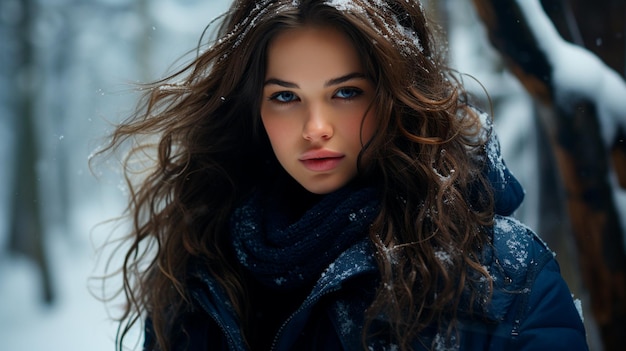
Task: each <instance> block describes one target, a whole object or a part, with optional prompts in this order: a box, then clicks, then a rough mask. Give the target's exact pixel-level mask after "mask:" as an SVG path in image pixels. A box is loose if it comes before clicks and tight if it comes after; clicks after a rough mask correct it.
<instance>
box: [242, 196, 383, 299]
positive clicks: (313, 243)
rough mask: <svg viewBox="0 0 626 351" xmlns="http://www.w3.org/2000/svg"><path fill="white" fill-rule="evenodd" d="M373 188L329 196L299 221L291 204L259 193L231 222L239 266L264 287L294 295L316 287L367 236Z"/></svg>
mask: <svg viewBox="0 0 626 351" xmlns="http://www.w3.org/2000/svg"><path fill="white" fill-rule="evenodd" d="M378 203H379V201H378V199H377V196H376V191H375V190H374V189H373V188H361V189H354V188H353V187H351V186H346V187H344V188H342V189H340V190H338V191H336V192H334V193H331V194H328V195H325V196H324V197H322V199H321V200H320V201H319V202H318V203H316V204H315V205H313V206H312V207H311V208H310V209H309V210H308V211H306V212H305V213H304V215H302V217H301V218H299V219H298V220H296V221H295V222H293V221H290V220H289V216H288V215H287V214H286V213H285V212H286V211H284V209H285V206H289V204H284V203H280V199H277V198H276V197H275V196H274V197H273V196H271V195H270V196H264V195H263V194H262V193H261V192H259V191H257V192H255V193H253V194H252V196H251V197H250V198H248V199H247V200H246V201H245V202H244V203H243V205H241V206H240V207H238V208H237V209H236V210H235V211H234V212H233V215H232V217H231V223H230V229H231V235H232V240H233V248H234V250H235V254H236V256H237V258H238V260H239V262H240V263H241V264H242V265H243V266H244V267H245V268H246V269H247V270H249V272H250V273H251V274H252V275H253V276H254V277H255V278H256V279H257V280H258V281H259V282H260V283H262V284H263V285H265V286H267V287H270V288H274V289H280V290H293V289H297V288H301V287H304V286H306V285H312V284H313V283H315V281H317V279H318V278H319V277H320V275H321V273H322V271H323V270H324V269H325V268H326V267H328V265H329V264H331V263H332V262H333V261H334V260H335V259H336V258H337V257H338V256H339V255H340V254H341V253H342V252H343V251H345V250H346V249H347V248H349V247H350V246H351V245H352V244H354V243H355V242H357V241H358V240H359V239H361V238H364V237H365V236H366V235H367V232H368V229H369V227H370V225H371V223H372V221H373V220H374V218H375V216H376V214H377V212H378Z"/></svg>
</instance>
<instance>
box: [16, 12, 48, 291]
mask: <svg viewBox="0 0 626 351" xmlns="http://www.w3.org/2000/svg"><path fill="white" fill-rule="evenodd" d="M33 16H34V3H33V1H32V0H23V1H22V18H20V21H19V24H18V28H17V34H18V35H19V36H20V37H19V45H20V46H21V48H20V50H19V55H18V56H19V61H18V62H19V65H18V67H17V69H16V70H15V72H14V73H13V74H14V75H15V76H14V78H15V79H14V81H16V82H18V83H19V84H16V85H17V89H18V92H17V96H18V98H17V100H18V102H17V105H16V109H17V113H16V115H15V116H16V121H15V122H16V123H15V127H16V131H17V133H16V137H17V138H16V140H17V147H16V148H15V150H16V151H17V153H18V154H17V155H16V157H15V160H16V165H15V167H14V172H15V173H14V182H13V183H14V184H15V187H14V190H13V206H12V211H13V214H12V216H11V221H12V223H11V225H10V228H9V230H10V234H9V235H10V238H9V249H10V250H12V251H15V252H21V253H23V254H25V255H27V256H28V257H29V258H31V259H33V260H34V261H35V263H36V264H37V267H38V268H39V269H40V273H41V282H42V288H43V299H44V301H46V302H47V303H50V302H52V301H53V299H54V292H53V289H52V279H51V276H50V267H49V266H48V260H47V257H46V252H45V247H44V240H43V230H42V223H41V213H40V196H39V189H38V187H39V184H38V183H39V182H38V178H37V169H36V165H37V158H38V156H37V155H38V152H37V138H36V133H35V125H34V120H35V118H34V105H35V94H34V84H33V81H32V79H33V78H34V77H33V73H34V72H33V70H34V66H35V65H34V61H35V59H34V49H33V45H32V37H31V32H32V28H33V25H34V23H32V19H33Z"/></svg>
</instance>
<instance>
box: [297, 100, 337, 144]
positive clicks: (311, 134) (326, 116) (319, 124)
mask: <svg viewBox="0 0 626 351" xmlns="http://www.w3.org/2000/svg"><path fill="white" fill-rule="evenodd" d="M330 117H331V116H330V113H329V111H328V110H327V109H325V108H324V106H322V104H320V105H314V106H310V108H309V111H308V115H307V119H306V121H305V123H304V126H303V128H302V137H303V138H304V139H306V140H308V141H322V140H328V139H330V138H332V137H333V134H334V129H333V125H332V123H331V121H330Z"/></svg>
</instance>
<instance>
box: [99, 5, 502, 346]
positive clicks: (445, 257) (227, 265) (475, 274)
mask: <svg viewBox="0 0 626 351" xmlns="http://www.w3.org/2000/svg"><path fill="white" fill-rule="evenodd" d="M303 25H328V26H333V27H334V28H337V29H339V30H341V31H343V32H344V33H346V34H347V35H348V36H349V38H350V39H351V40H352V41H353V43H354V47H355V48H356V50H357V51H358V53H359V55H360V57H362V59H363V66H364V67H365V69H366V73H367V75H368V77H369V79H371V80H372V82H373V83H374V84H375V86H376V100H375V103H374V105H373V107H372V108H374V112H375V115H376V116H377V118H378V129H377V132H376V134H375V135H374V137H373V138H372V140H371V141H370V142H369V143H367V144H366V145H365V146H364V148H363V150H362V152H361V155H360V158H359V169H360V176H361V177H363V178H365V179H368V180H369V181H371V182H373V183H375V184H376V185H377V186H378V187H379V189H380V193H381V199H380V200H381V210H380V213H379V215H378V216H377V218H376V219H375V221H374V222H373V225H372V226H371V230H370V233H369V238H370V240H371V241H372V243H373V244H374V246H375V247H376V258H377V261H378V265H379V270H380V285H379V288H378V289H377V291H376V295H375V298H374V300H373V302H372V304H371V306H370V307H369V308H368V310H367V311H366V312H365V313H366V328H364V335H363V343H364V346H365V344H366V342H367V338H368V337H369V336H370V335H371V333H375V332H378V330H371V329H372V328H370V327H371V326H372V324H371V321H373V320H374V318H376V317H377V316H380V315H384V316H386V317H387V318H386V319H387V320H388V321H389V326H388V330H387V331H386V332H388V333H390V337H392V338H393V339H394V340H395V342H396V343H397V344H398V345H399V347H400V349H401V350H408V349H410V342H411V341H412V340H414V339H415V338H416V336H417V335H418V333H419V332H420V331H421V330H423V329H424V328H425V327H426V326H428V325H431V324H432V323H433V322H437V323H439V324H440V326H441V327H447V328H448V330H447V332H448V334H449V335H450V333H451V331H452V330H453V326H454V321H455V319H456V315H455V311H456V310H457V309H458V307H459V306H458V304H459V302H460V300H461V296H462V295H463V294H464V293H466V291H467V289H468V288H469V290H470V292H471V296H472V297H473V299H478V298H482V297H485V296H486V295H487V294H488V291H489V289H490V285H489V284H490V283H489V284H488V285H489V288H488V289H486V290H478V289H474V290H472V286H474V284H475V283H476V282H477V281H479V280H481V279H480V278H483V279H482V280H483V281H484V280H486V281H490V280H489V275H488V272H487V271H486V270H485V269H484V268H483V267H482V266H481V264H480V262H479V253H480V252H481V249H482V248H483V247H484V246H485V245H488V243H489V239H488V235H487V234H486V229H485V228H487V227H488V226H489V225H490V223H491V222H490V221H491V218H492V216H493V213H492V203H491V198H490V196H489V194H488V193H485V195H480V194H482V192H478V194H479V196H478V197H476V196H471V194H475V193H476V191H475V189H485V190H486V189H489V187H488V185H487V180H486V179H485V178H484V176H483V173H482V172H481V171H480V169H481V167H482V162H483V161H482V160H484V157H483V156H481V155H483V153H484V149H483V147H482V146H483V143H484V140H483V139H484V138H482V137H481V134H480V122H479V121H478V118H477V116H476V114H475V113H474V112H472V110H471V109H470V108H469V107H468V106H467V104H465V103H464V97H465V94H464V92H463V90H462V88H461V87H460V86H459V85H458V84H457V83H456V81H455V80H454V79H453V78H452V77H451V75H450V74H449V70H448V69H447V68H446V66H445V64H444V59H443V56H442V55H441V52H440V51H441V50H440V48H439V47H436V46H435V44H436V43H439V41H436V40H434V37H433V35H434V34H433V31H432V27H431V25H430V24H429V23H427V20H426V17H425V14H424V9H422V8H421V7H420V5H419V2H415V1H403V0H397V1H377V0H354V1H347V0H346V1H344V0H341V1H332V0H329V1H326V2H324V1H312V0H299V1H298V0H295V1H294V0H277V1H272V0H262V1H243V0H241V1H235V3H234V4H233V5H232V7H231V9H230V11H229V12H228V13H227V14H226V15H225V17H224V18H223V19H222V25H221V27H220V28H219V31H218V32H217V35H216V37H215V39H214V41H212V42H211V43H210V47H208V48H207V49H206V50H205V51H204V52H202V53H201V54H199V55H198V56H197V58H196V59H195V60H193V62H191V63H190V64H189V65H188V66H187V67H185V68H183V69H182V70H180V71H179V72H177V73H176V74H174V75H172V76H170V77H168V78H167V79H165V80H162V81H159V82H156V83H154V84H153V85H151V86H150V90H149V92H148V93H147V94H146V95H145V97H144V100H143V104H142V105H141V106H140V108H138V109H137V112H136V113H135V114H134V115H133V116H131V117H130V118H129V119H128V120H127V121H125V122H124V123H122V124H120V125H119V126H118V127H117V128H116V130H115V131H114V133H113V135H112V141H111V144H110V145H109V147H108V148H107V149H106V150H107V151H111V150H113V149H116V148H119V147H120V146H121V145H123V144H126V143H131V148H130V153H129V155H128V157H127V158H126V160H125V163H124V167H125V168H124V169H125V175H126V180H127V182H128V185H129V189H130V201H129V207H128V209H127V213H128V214H129V216H130V217H131V220H132V223H133V227H132V231H131V233H130V234H129V235H128V242H129V243H130V248H129V249H128V250H127V251H126V254H125V260H124V263H123V266H122V270H121V271H122V274H123V278H124V286H123V291H124V293H125V295H126V298H127V300H128V305H127V306H126V309H125V314H124V316H123V318H122V321H123V322H124V321H125V323H123V324H121V329H120V332H119V335H118V347H119V348H121V345H122V341H123V339H124V337H125V336H126V334H127V333H128V331H129V330H130V328H131V327H132V326H133V325H134V324H135V323H136V322H137V321H138V320H139V318H140V317H141V316H143V315H148V316H149V317H150V319H151V321H152V323H153V327H154V334H155V340H156V343H157V344H158V348H159V349H161V350H169V349H172V348H173V347H172V343H173V342H174V340H173V339H172V330H173V328H174V326H175V324H176V323H177V321H178V320H179V319H180V318H182V317H183V315H184V314H185V313H186V312H187V311H188V310H189V309H190V306H191V302H190V298H189V292H188V287H187V285H186V279H187V276H186V274H187V272H188V269H189V265H190V264H191V263H192V262H193V263H194V264H200V265H202V267H203V269H206V270H207V271H208V272H209V273H210V274H211V275H212V276H213V277H214V278H215V279H216V280H217V281H218V282H219V283H220V284H221V285H222V287H223V288H224V290H225V291H226V292H227V294H228V296H229V298H230V300H231V301H230V302H231V303H232V305H233V306H234V308H235V311H236V312H237V314H238V315H239V318H240V320H241V328H242V331H243V334H244V336H245V335H246V334H247V332H248V326H247V324H246V320H247V314H248V312H249V311H248V309H249V308H248V297H247V291H246V284H245V281H244V280H243V279H242V278H241V277H242V275H241V272H240V268H239V266H238V264H237V263H235V259H234V258H233V257H232V255H231V253H230V250H228V247H229V242H228V228H227V223H228V219H229V217H230V214H231V212H232V210H233V208H234V206H235V205H236V204H237V203H238V202H239V201H240V200H241V199H242V198H243V197H244V196H245V195H246V194H248V193H249V192H250V190H251V189H252V188H253V187H254V186H255V185H258V184H262V178H263V177H264V175H269V174H272V172H275V171H276V170H277V169H278V168H279V167H280V166H279V165H278V163H277V162H276V161H275V159H274V156H273V154H272V151H271V148H270V147H269V145H268V141H267V136H266V135H265V133H264V130H263V128H262V126H261V124H260V116H259V106H260V99H261V91H262V85H263V81H264V78H265V69H266V49H267V46H268V43H269V41H270V40H271V39H272V38H273V37H274V36H275V35H276V33H278V32H279V31H282V30H285V29H288V28H294V27H299V26H303ZM147 156H148V157H149V160H148V165H147V166H146V167H144V168H141V169H140V171H141V177H140V178H139V180H137V179H138V178H137V175H136V174H135V171H136V166H135V164H136V162H137V161H138V160H139V161H140V162H144V163H141V164H143V165H145V162H146V161H145V160H142V159H143V158H145V157H147ZM259 169H264V170H265V172H262V174H258V172H257V171H256V170H259ZM470 198H471V200H470ZM484 278H487V279H484Z"/></svg>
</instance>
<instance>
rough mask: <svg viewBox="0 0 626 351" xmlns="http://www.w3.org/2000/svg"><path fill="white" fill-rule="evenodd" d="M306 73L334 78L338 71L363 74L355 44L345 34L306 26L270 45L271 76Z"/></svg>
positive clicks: (330, 29) (268, 63)
mask: <svg viewBox="0 0 626 351" xmlns="http://www.w3.org/2000/svg"><path fill="white" fill-rule="evenodd" d="M302 70H306V71H311V70H314V71H317V72H318V73H319V74H324V75H329V74H330V75H332V74H333V73H336V71H341V72H340V73H345V72H343V71H346V70H348V71H359V72H360V71H361V70H362V64H361V60H360V58H359V55H358V52H357V50H356V48H355V46H354V43H353V42H352V41H351V40H350V39H349V37H348V36H347V35H346V34H345V33H344V32H342V31H341V30H339V29H337V28H334V27H330V26H303V27H298V28H291V29H287V30H284V31H282V32H280V33H278V34H277V35H276V36H275V37H274V38H273V39H272V40H271V41H270V43H269V46H268V51H267V75H272V74H276V73H281V74H290V73H294V74H295V73H298V72H301V71H302Z"/></svg>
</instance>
